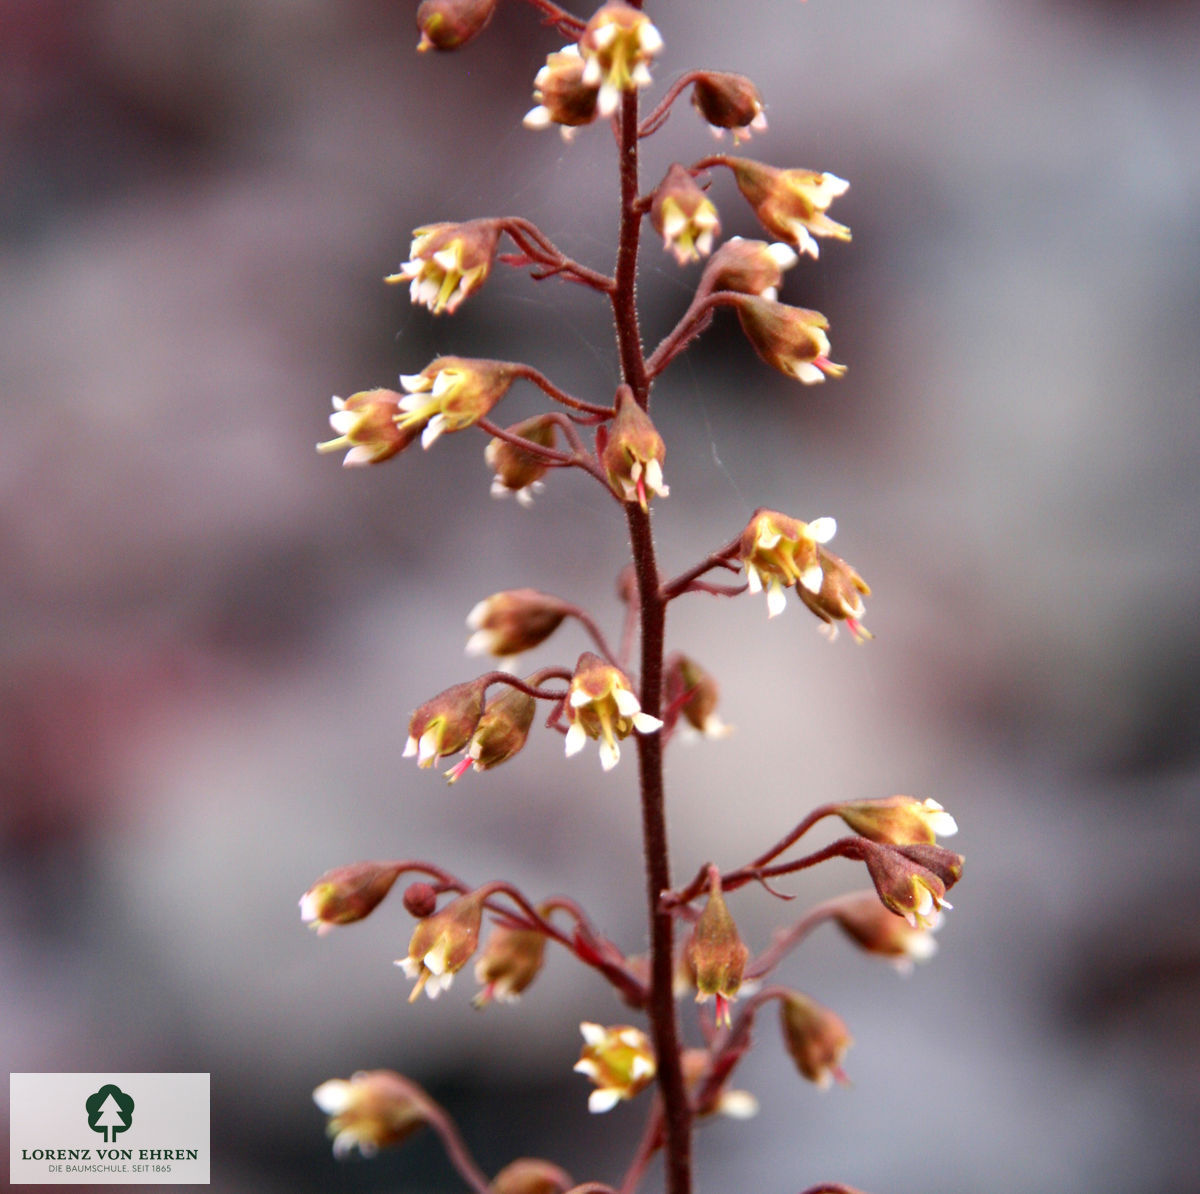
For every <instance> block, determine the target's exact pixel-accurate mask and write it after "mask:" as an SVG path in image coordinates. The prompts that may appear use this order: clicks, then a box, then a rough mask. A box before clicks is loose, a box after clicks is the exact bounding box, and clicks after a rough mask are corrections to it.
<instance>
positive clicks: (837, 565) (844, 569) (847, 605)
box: [796, 547, 875, 643]
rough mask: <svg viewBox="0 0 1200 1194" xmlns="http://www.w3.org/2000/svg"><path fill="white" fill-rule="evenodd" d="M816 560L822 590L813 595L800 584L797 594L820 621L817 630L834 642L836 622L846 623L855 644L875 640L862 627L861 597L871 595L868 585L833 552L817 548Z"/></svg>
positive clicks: (862, 605)
mask: <svg viewBox="0 0 1200 1194" xmlns="http://www.w3.org/2000/svg"><path fill="white" fill-rule="evenodd" d="M817 559H818V560H819V561H820V564H821V587H820V588H819V589H818V590H817V591H816V592H815V593H814V592H812V591H811V590H809V589H805V588H804V587H803V586H802V585H800V586H797V588H796V592H797V593H799V594H800V600H801V601H803V602H804V604H805V605H806V606H808V608H809V609H810V610H812V612H813V613H814V614H816V615H817V617H818V618H820V619H821V625H820V627H819V629H820V630H821V631H822V632H823V633H824V634H825V636H826V637H827V638H828V639H829V641H830V642H833V640H834V639H835V638H837V628H838V623H839V622H845V623H846V625H847V627H848V628H849V630H850V633H851V634H852V635H853V636H854V641H855V642H857V643H861V642H863V641H864V640H866V639H869V638H874V637H875V636H874V635H873V634H872V633H871V632H870V631H869V630H868V629H867V628H866V627H865V626H864V625H863V624H862V618H863V616H864V615H865V614H866V612H867V609H866V605H865V604H864V603H863V598H864V597H869V596H870V595H871V586H870V585H868V584H867V582H866V581H865V580H863V578H862V577H861V576H859V575H858V573H857V572H855V571H854V569H853V568H851V567H850V565H849V564H847V563H846V561H845V560H843V559H842V558H841V557H840V556H835V555H834V554H833V552H831V551H826V550H825V548H823V547H822V548H819V549H818V550H817Z"/></svg>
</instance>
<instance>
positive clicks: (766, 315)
mask: <svg viewBox="0 0 1200 1194" xmlns="http://www.w3.org/2000/svg"><path fill="white" fill-rule="evenodd" d="M737 313H738V320H739V322H740V323H741V325H742V331H743V332H745V333H746V339H747V340H749V341H750V343H751V344H752V345H753V346H754V351H755V352H757V353H758V355H759V356H760V357H762V359H763V360H764V361H766V362H767V364H768V365H770V366H771V367H772V368H775V369H778V370H779V372H780V373H784V374H786V375H787V376H788V377H794V378H795V379H796V380H797V381H799V382H803V384H804V385H806V386H811V385H813V384H814V383H816V382H819V381H824V380H825V378H826V377H841V376H842V374H843V373H845V372H846V366H845V365H838V364H835V363H834V362H833V361H831V360H830V359H829V353H830V346H829V337H828V336H827V335H826V334H825V332H826V330H827V329H828V327H829V320H828V319H826V318H825V316H824V315H822V314H821V313H820V311H809V310H806V309H805V308H804V307H789V306H788V305H787V304H786V303H777V302H775V301H773V300H772V299H765V298H755V297H754V296H753V295H744V296H743V297H742V298H740V299H738V301H737Z"/></svg>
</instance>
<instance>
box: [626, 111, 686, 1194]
mask: <svg viewBox="0 0 1200 1194" xmlns="http://www.w3.org/2000/svg"><path fill="white" fill-rule="evenodd" d="M637 126H638V98H637V93H636V92H635V91H630V92H626V93H625V96H624V98H623V100H622V106H621V113H620V121H619V137H618V141H619V145H618V152H619V156H620V180H621V226H620V239H619V241H618V246H617V264H616V270H615V272H614V280H615V283H616V284H615V286H614V288H613V290H612V293H611V298H612V306H613V318H614V320H615V322H616V330H617V348H618V352H619V354H620V360H621V376H622V379H623V380H624V382H625V384H626V385H628V386H629V388H630V389H631V390H632V391H633V396H634V399H635V400H636V401H637V403H638V405H639V406H640V407H641V408H642V409H643V410H645V409H646V408H647V407H648V406H649V404H650V383H649V377H648V375H647V371H646V359H645V356H644V354H643V351H642V342H641V332H640V330H639V327H638V315H637V294H636V286H637V257H638V239H639V235H640V232H641V219H642V217H641V213H640V211H639V210H638V206H637V198H638V127H637ZM625 512H626V517H627V519H628V522H629V537H630V541H631V543H632V546H633V564H634V571H635V574H636V576H637V597H636V600H637V603H638V608H639V622H640V629H641V644H642V665H641V676H640V697H639V699H640V700H641V703H642V708H643V709H644V710H645V711H646V712H647V713H648V714H650V715H651V716H652V717H659V716H661V713H662V689H663V653H664V643H665V634H666V613H667V603H666V601H665V600H664V599H663V596H662V594H661V592H660V588H659V585H660V580H659V574H658V562H657V560H656V559H655V554H654V537H653V533H652V531H651V526H650V515H649V514H648V513H646V512H645V511H643V510H642V509H641V508H640V507H638V506H637V505H636V504H634V503H632V502H628V503H626V504H625ZM637 750H638V781H639V785H640V788H641V803H642V843H643V849H644V852H645V863H646V900H647V905H648V908H649V917H650V1004H649V1008H648V1009H647V1010H648V1012H649V1015H650V1035H651V1037H652V1039H653V1041H654V1052H655V1056H656V1057H657V1060H658V1084H659V1092H660V1096H661V1098H662V1115H663V1129H664V1137H665V1143H666V1163H665V1164H666V1189H667V1194H691V1187H692V1157H691V1153H692V1120H691V1108H690V1107H689V1105H688V1098H687V1091H686V1089H685V1087H684V1083H683V1070H682V1068H681V1058H680V1044H679V1027H678V1024H677V1023H676V1017H675V999H674V995H673V994H672V990H671V988H672V979H673V974H672V971H673V954H674V917H673V916H672V915H671V912H670V911H669V910H668V909H664V908H663V907H661V905H660V896H661V895H662V893H663V892H664V891H667V890H668V889H669V888H670V886H671V865H670V854H669V851H668V847H667V817H666V793H665V790H664V787H663V755H662V751H663V742H662V736H661V735H660V734H639V735H638V739H637Z"/></svg>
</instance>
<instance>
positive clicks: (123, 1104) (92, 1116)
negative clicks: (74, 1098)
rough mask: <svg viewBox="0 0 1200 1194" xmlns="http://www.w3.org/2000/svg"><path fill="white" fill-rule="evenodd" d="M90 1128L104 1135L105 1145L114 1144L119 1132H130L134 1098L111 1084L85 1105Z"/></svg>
mask: <svg viewBox="0 0 1200 1194" xmlns="http://www.w3.org/2000/svg"><path fill="white" fill-rule="evenodd" d="M84 1107H85V1108H86V1109H87V1117H88V1127H89V1128H91V1129H92V1131H93V1132H102V1133H103V1134H104V1143H105V1144H112V1142H113V1141H114V1140H115V1139H116V1138H117V1133H118V1132H125V1131H128V1129H129V1126H130V1125H131V1124H132V1123H133V1098H132V1097H131V1096H130V1095H127V1094H126V1093H125V1092H124V1091H123V1090H122V1089H121V1088H120V1087H119V1086H113V1084H112V1083H111V1082H110V1083H109V1084H108V1085H107V1086H102V1087H100V1089H99V1090H98V1091H96V1093H95V1094H94V1095H90V1096H89V1097H88V1099H87V1101H86V1102H85V1103H84Z"/></svg>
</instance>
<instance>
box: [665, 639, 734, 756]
mask: <svg viewBox="0 0 1200 1194" xmlns="http://www.w3.org/2000/svg"><path fill="white" fill-rule="evenodd" d="M664 670H665V676H666V695H667V705H668V707H670V708H672V709H677V710H678V712H679V713H680V714H681V715H682V716H683V720H684V722H685V723H686V724H687V725H688V726H690V727H691V729H693V730H697V731H699V733H701V734H703V735H704V737H705V738H724V737H725V736H726V735H727V734H729V733H730V732H731V728H730V727H729V726H727V725H726V724H725V723H724V722H723V721H722V720H721V719H720V718H719V717H718V716H717V699H718V697H719V695H720V694H719V690H718V688H717V682H716V680H714V679H713V677H712V675H711V674H710V673H709V672H707V671H705V670H704V668H702V667H701V666H700V665H699V664H698V663H697V662H696V661H695V660H694V659H689V658H688V657H687V656H686V655H681V654H678V653H676V654H674V655H672V656H670V658H668V659H667V661H666V664H665V667H664Z"/></svg>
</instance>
